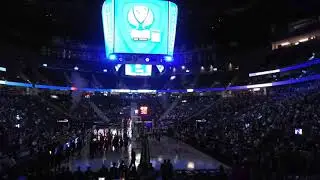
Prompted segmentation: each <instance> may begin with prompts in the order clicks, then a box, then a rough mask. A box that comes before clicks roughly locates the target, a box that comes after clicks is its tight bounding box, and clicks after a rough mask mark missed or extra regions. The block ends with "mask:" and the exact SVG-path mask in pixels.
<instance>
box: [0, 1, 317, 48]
mask: <svg viewBox="0 0 320 180" xmlns="http://www.w3.org/2000/svg"><path fill="white" fill-rule="evenodd" d="M102 2H103V0H68V1H66V0H23V3H21V1H9V2H8V4H7V5H8V7H7V9H9V11H5V13H6V14H5V19H4V21H3V22H2V24H3V25H4V26H3V27H5V28H4V31H5V33H3V34H2V35H4V39H5V40H6V41H4V42H10V43H16V44H19V45H26V46H28V47H38V46H41V45H42V44H46V43H50V41H51V39H52V37H54V36H59V37H63V38H69V39H72V40H78V41H82V42H85V43H88V44H95V45H97V44H98V45H99V44H102V41H103V35H102V27H101V26H102V23H101V15H100V14H101V13H100V11H101V4H102ZM174 2H176V3H177V4H178V6H179V21H178V23H179V24H178V34H177V45H178V46H179V45H185V46H187V47H192V46H194V45H195V44H196V45H201V44H212V43H218V44H226V45H230V44H231V45H232V44H233V45H239V44H240V45H243V46H246V47H247V46H249V45H252V44H255V45H254V46H256V44H257V43H258V44H259V43H260V44H264V43H268V40H269V39H270V37H271V36H272V34H270V29H271V28H272V27H274V26H276V27H286V23H287V22H288V21H293V20H295V19H299V18H303V17H307V16H310V15H319V13H318V12H317V11H316V8H317V7H320V6H319V5H320V4H319V0H309V1H308V3H306V1H299V0H281V1H277V0H269V1H263V0H223V1H221V0H201V1H199V0H174Z"/></svg>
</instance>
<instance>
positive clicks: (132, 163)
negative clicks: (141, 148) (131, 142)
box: [129, 150, 136, 169]
mask: <svg viewBox="0 0 320 180" xmlns="http://www.w3.org/2000/svg"><path fill="white" fill-rule="evenodd" d="M135 163H136V152H134V150H132V151H131V162H130V165H129V169H130V168H131V167H132V166H135Z"/></svg>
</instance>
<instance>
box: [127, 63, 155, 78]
mask: <svg viewBox="0 0 320 180" xmlns="http://www.w3.org/2000/svg"><path fill="white" fill-rule="evenodd" d="M151 74H152V65H145V64H126V65H125V75H126V76H151Z"/></svg>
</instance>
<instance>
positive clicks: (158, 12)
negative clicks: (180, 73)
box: [102, 0, 178, 57]
mask: <svg viewBox="0 0 320 180" xmlns="http://www.w3.org/2000/svg"><path fill="white" fill-rule="evenodd" d="M177 17H178V7H177V5H176V4H174V3H172V2H169V1H162V0H106V1H105V2H104V4H103V7H102V20H103V28H104V37H105V48H106V55H107V57H109V55H110V54H112V53H133V54H161V55H173V50H174V41H175V35H176V25H177Z"/></svg>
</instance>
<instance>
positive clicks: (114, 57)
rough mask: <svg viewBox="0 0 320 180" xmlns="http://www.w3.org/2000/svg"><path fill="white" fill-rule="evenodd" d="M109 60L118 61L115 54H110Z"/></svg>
mask: <svg viewBox="0 0 320 180" xmlns="http://www.w3.org/2000/svg"><path fill="white" fill-rule="evenodd" d="M109 60H110V61H114V60H117V56H116V55H115V54H110V56H109Z"/></svg>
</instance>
